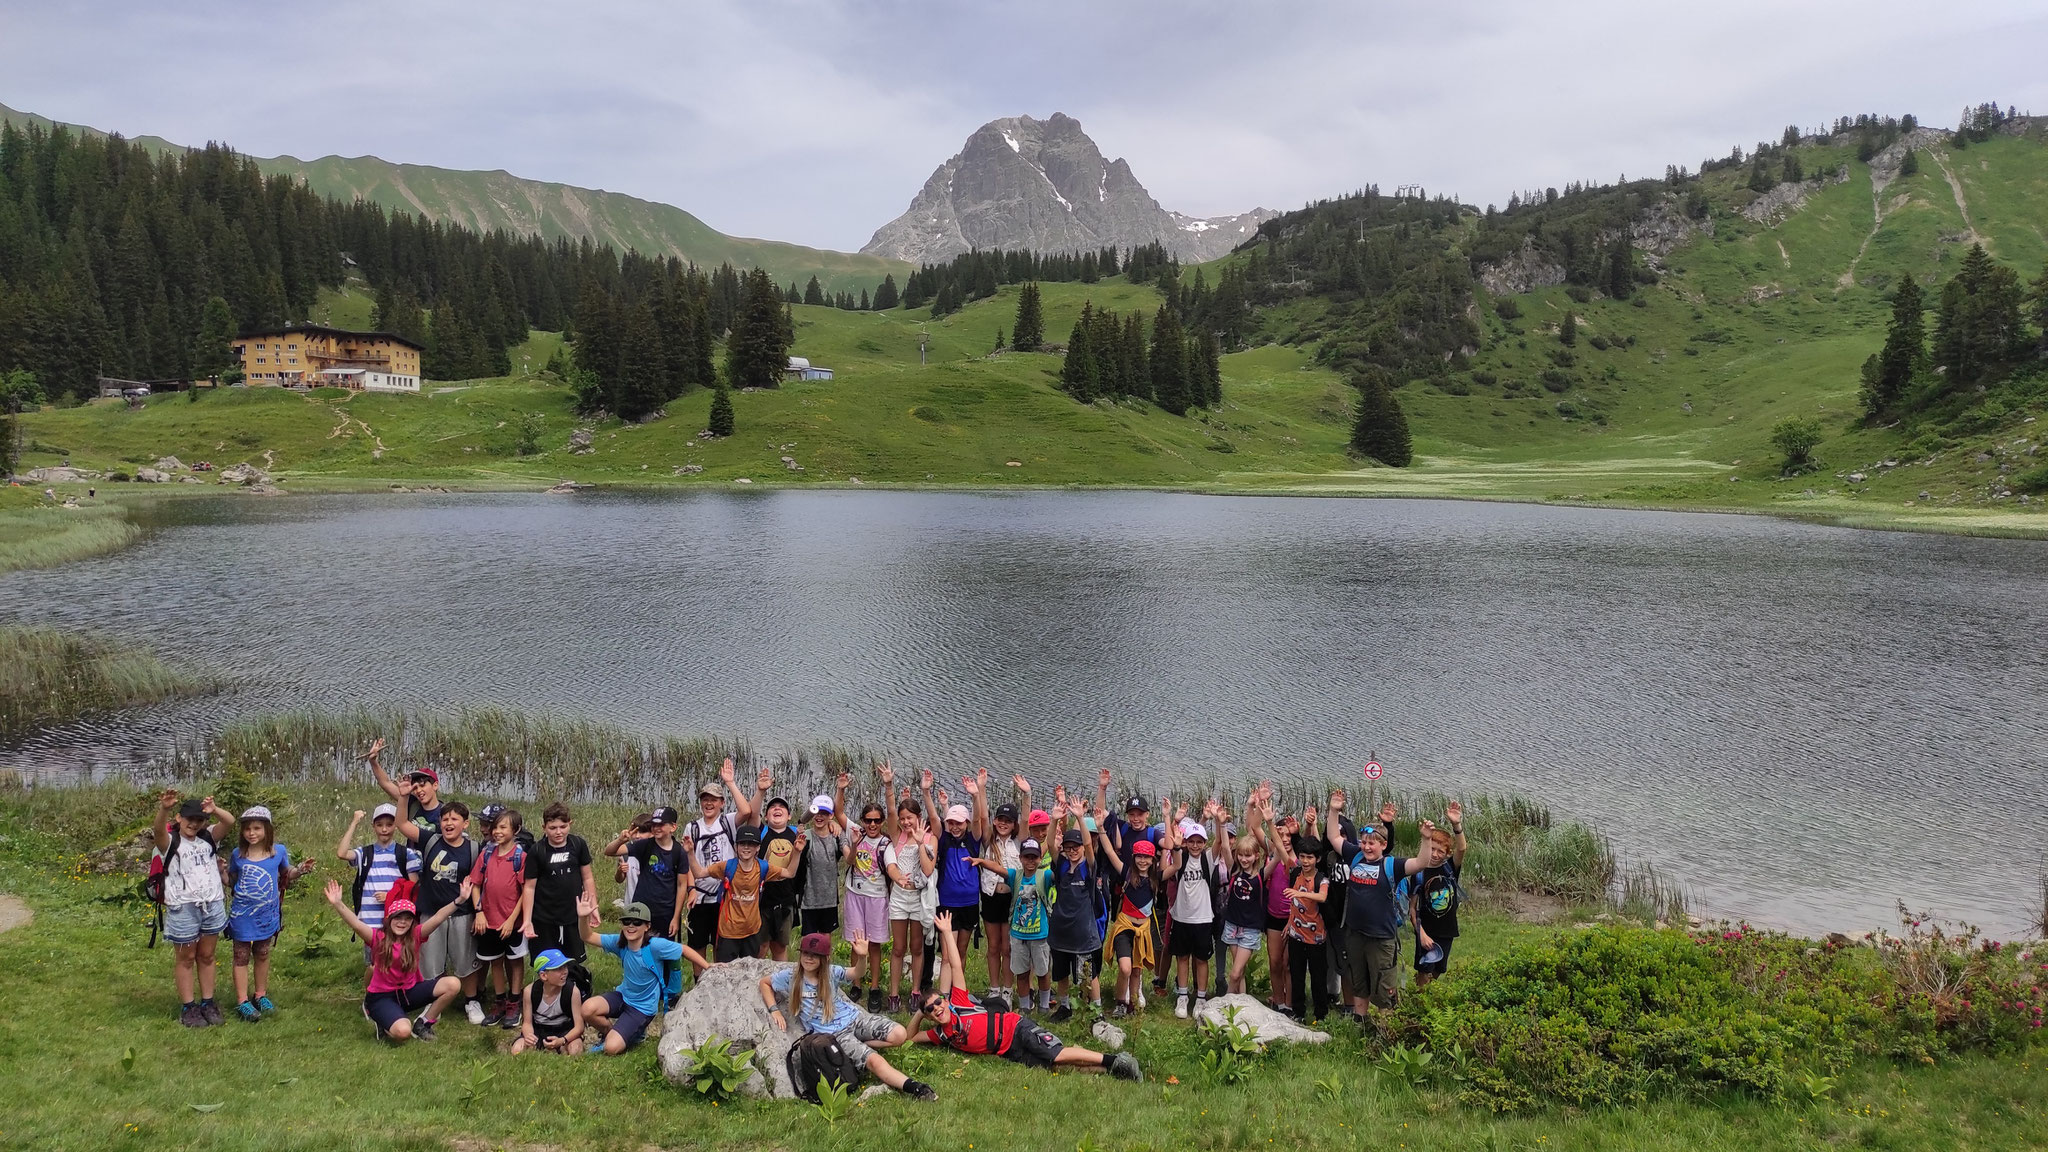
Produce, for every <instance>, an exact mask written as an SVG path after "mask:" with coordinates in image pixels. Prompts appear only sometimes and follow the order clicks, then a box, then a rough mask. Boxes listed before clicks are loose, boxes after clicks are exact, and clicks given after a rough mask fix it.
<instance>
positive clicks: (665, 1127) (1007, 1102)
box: [0, 779, 2048, 1152]
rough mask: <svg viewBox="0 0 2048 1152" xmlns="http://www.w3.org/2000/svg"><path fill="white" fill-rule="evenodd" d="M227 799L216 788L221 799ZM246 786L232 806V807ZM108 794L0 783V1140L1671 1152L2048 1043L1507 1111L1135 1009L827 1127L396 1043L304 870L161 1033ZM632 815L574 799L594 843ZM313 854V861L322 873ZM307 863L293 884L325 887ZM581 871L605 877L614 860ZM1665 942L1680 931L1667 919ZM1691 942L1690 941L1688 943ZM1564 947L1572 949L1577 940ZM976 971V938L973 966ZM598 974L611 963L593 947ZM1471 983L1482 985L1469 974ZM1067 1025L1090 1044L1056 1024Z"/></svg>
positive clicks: (738, 1105) (1470, 956) (1350, 1058)
mask: <svg viewBox="0 0 2048 1152" xmlns="http://www.w3.org/2000/svg"><path fill="white" fill-rule="evenodd" d="M228 785H229V787H230V788H234V787H253V788H258V789H267V790H270V791H271V792H272V793H273V795H271V796H270V797H269V798H270V799H273V800H274V801H276V802H277V804H278V806H279V819H278V828H279V832H280V839H281V840H282V841H283V842H286V843H289V844H290V845H292V847H293V848H294V849H297V850H298V851H299V852H301V853H303V854H311V855H318V854H321V853H324V852H325V851H326V850H328V849H331V847H332V842H333V837H334V836H335V835H336V834H338V821H339V819H341V818H342V817H343V816H344V815H345V812H346V810H348V809H350V808H352V807H357V806H366V805H367V803H368V802H369V801H370V800H371V799H372V798H373V796H375V795H376V794H375V793H374V792H373V791H372V790H369V789H366V788H364V787H363V786H362V785H361V783H360V782H354V783H350V784H347V785H341V784H335V785H332V786H313V785H307V784H293V785H282V786H281V785H276V784H263V783H260V782H255V781H251V780H246V779H245V780H243V781H241V782H236V781H229V782H228ZM228 798H229V797H226V796H225V794H224V799H228ZM232 799H234V800H236V801H237V802H239V800H240V799H242V798H241V797H234V798H232ZM146 805H147V801H146V798H145V797H144V796H143V794H142V792H141V791H140V790H138V789H135V788H133V787H129V786H123V785H116V784H104V785H96V786H91V787H85V788H78V789H67V790H62V791H59V790H50V789H44V790H39V791H34V792H30V791H24V790H22V789H20V788H19V787H11V786H5V785H0V890H5V891H8V892H12V893H15V894H17V895H20V896H22V897H23V898H25V899H26V900H27V901H28V902H29V904H30V905H31V906H32V907H33V908H34V910H35V911H36V912H37V916H36V918H35V920H34V922H33V923H32V924H30V925H28V926H26V927H23V928H19V929H16V930H14V931H12V932H8V933H6V934H4V935H0V972H6V973H7V974H8V975H7V980H8V987H9V989H10V990H11V991H13V992H14V993H15V994H16V1000H17V1002H27V1001H28V1000H30V999H34V1000H36V1001H38V1002H42V1003H50V1004H61V1005H63V1010H62V1017H63V1020H62V1027H61V1028H58V1029H55V1030H53V1028H52V1023H51V1018H50V1016H49V1014H48V1013H45V1012H36V1011H21V1012H9V1013H5V1014H0V1051H4V1052H6V1053H7V1054H8V1067H9V1071H8V1082H9V1085H10V1088H11V1089H12V1090H13V1096H14V1105H13V1107H11V1108H10V1109H9V1111H8V1115H7V1116H6V1117H5V1119H4V1120H0V1141H4V1142H5V1143H7V1144H8V1145H11V1146H20V1147H37V1148H53V1149H70V1148H79V1149H85V1148H91V1149H100V1148H123V1149H125V1148H134V1149H149V1148H162V1147H166V1146H178V1147H200V1148H209V1149H245V1148H246V1149H261V1150H263V1152H276V1150H279V1149H297V1148H307V1149H311V1148H332V1147H351V1148H359V1149H368V1150H385V1149H391V1150H397V1149H407V1150H416V1149H423V1148H458V1149H482V1148H518V1149H533V1148H547V1149H556V1148H561V1149H599V1148H618V1147H634V1148H645V1147H655V1148H665V1149H711V1148H721V1149H722V1148H733V1149H740V1148H760V1147H772V1148H782V1149H792V1150H796V1152H813V1150H815V1152H827V1150H833V1152H837V1150H840V1149H846V1148H873V1147H889V1148H892V1149H903V1150H907V1152H926V1150H929V1152H940V1150H944V1152H958V1150H959V1149H962V1148H964V1147H982V1148H990V1149H1019V1150H1036V1149H1045V1150H1048V1152H1050V1150H1055V1149H1057V1150H1062V1152H1064V1150H1067V1149H1073V1148H1084V1149H1119V1150H1122V1149H1143V1150H1164V1149H1173V1150H1175V1152H1184V1150H1187V1149H1203V1150H1210V1149H1214V1150H1219V1152H1220V1150H1223V1149H1239V1148H1248V1147H1267V1146H1269V1145H1271V1146H1281V1147H1285V1146H1289V1145H1293V1146H1297V1147H1322V1146H1353V1145H1357V1146H1366V1145H1370V1146H1373V1147H1380V1146H1388V1145H1391V1146H1392V1147H1393V1148H1396V1149H1399V1148H1416V1149H1421V1148H1427V1147H1461V1148H1475V1149H1481V1148H1483V1149H1490V1150H1494V1152H1498V1150H1501V1149H1515V1150H1518V1152H1537V1150H1541V1152H1549V1150H1550V1149H1578V1148H1585V1149H1606V1150H1630V1152H1633V1150H1638V1149H1640V1150H1645V1152H1647V1150H1664V1149H1670V1150H1672V1152H1678V1150H1681V1149H1684V1150H1692V1149H1713V1150H1718V1149H1728V1150H1731V1152H1734V1150H1740V1152H1753V1150H1755V1149H1760V1148H1766V1149H1775V1148H1786V1149H1794V1148H1797V1149H1810V1148H1818V1147H1831V1146H1838V1145H1850V1146H1861V1147H1870V1148H1898V1149H1907V1148H1922V1147H1930V1146H1934V1147H1970V1148H1978V1149H2007V1148H2010V1149H2026V1148H2034V1147H2038V1144H2039V1132H2040V1127H2039V1126H2040V1122H2041V1117H2042V1115H2043V1111H2044V1109H2048V1060H2044V1059H2043V1055H2044V1054H2043V1052H2042V1050H2041V1049H2040V1048H2038V1047H2026V1048H2013V1049H2010V1050H2007V1051H2005V1052H2004V1053H2003V1054H2001V1055H1997V1056H1990V1055H1981V1054H1964V1055H1951V1054H1949V1053H1947V1052H1939V1053H1937V1054H1934V1055H1930V1056H1929V1057H1928V1062H1925V1063H1923V1062H1921V1061H1919V1060H1912V1061H1909V1062H1904V1063H1902V1062H1898V1061H1895V1060H1893V1059H1890V1058H1885V1057H1879V1056H1857V1057H1855V1058H1853V1059H1850V1060H1848V1061H1847V1062H1846V1063H1844V1064H1843V1065H1842V1066H1841V1067H1840V1068H1838V1069H1837V1070H1836V1072H1835V1073H1833V1074H1832V1075H1829V1076H1827V1077H1825V1081H1826V1082H1825V1083H1820V1082H1816V1083H1815V1084H1814V1086H1813V1090H1812V1091H1809V1090H1808V1089H1807V1088H1806V1087H1805V1086H1797V1087H1795V1088H1794V1090H1793V1091H1791V1092H1789V1093H1784V1094H1780V1095H1776V1096H1772V1097H1768V1098H1767V1097H1764V1096H1762V1095H1759V1094H1757V1093H1754V1092H1750V1091H1743V1090H1737V1089H1712V1090H1702V1089H1699V1088H1679V1089H1674V1090H1669V1091H1656V1092H1653V1093H1651V1094H1649V1095H1647V1096H1645V1097H1644V1098H1643V1099H1642V1100H1641V1101H1640V1102H1638V1103H1634V1104H1631V1105H1627V1106H1620V1107H1607V1106H1600V1107H1586V1108H1570V1107H1565V1106H1562V1105H1561V1104H1559V1103H1557V1102H1554V1101H1552V1102H1545V1103H1543V1104H1542V1105H1541V1106H1536V1107H1531V1108H1528V1109H1524V1110H1520V1111H1516V1112H1510V1113H1501V1112H1497V1111H1495V1110H1494V1108H1493V1107H1492V1106H1489V1105H1487V1104H1485V1103H1483V1102H1478V1101H1476V1100H1475V1099H1473V1097H1472V1095H1471V1089H1470V1087H1469V1086H1468V1085H1467V1084H1465V1083H1463V1082H1461V1081H1460V1080H1458V1079H1457V1078H1455V1077H1454V1076H1453V1075H1451V1074H1450V1072H1449V1069H1450V1068H1452V1067H1455V1065H1454V1064H1453V1063H1452V1062H1451V1061H1450V1060H1449V1059H1448V1057H1447V1056H1446V1058H1445V1059H1444V1060H1442V1061H1432V1062H1431V1063H1428V1064H1422V1063H1419V1062H1418V1061H1417V1060H1416V1058H1415V1057H1414V1056H1413V1055H1412V1053H1413V1052H1415V1051H1417V1049H1416V1048H1415V1047H1413V1046H1410V1047H1407V1048H1403V1049H1401V1051H1402V1052H1403V1053H1406V1054H1403V1055H1395V1054H1394V1053H1395V1051H1396V1049H1395V1048H1394V1047H1392V1046H1391V1045H1390V1044H1389V1042H1388V1039H1389V1038H1384V1037H1379V1036H1366V1035H1362V1034H1360V1033H1359V1032H1357V1031H1356V1030H1355V1029H1349V1028H1343V1027H1338V1028H1334V1029H1332V1032H1333V1039H1332V1040H1331V1042H1330V1043H1329V1044H1327V1045H1324V1046H1321V1047H1318V1048H1315V1049H1308V1048H1284V1047H1282V1048H1275V1049H1272V1050H1270V1051H1269V1052H1268V1053H1267V1054H1265V1055H1263V1056H1258V1057H1253V1058H1251V1062H1250V1064H1249V1066H1248V1067H1246V1068H1245V1069H1243V1072H1242V1075H1241V1076H1240V1077H1239V1078H1238V1079H1236V1080H1235V1082H1232V1081H1230V1080H1229V1079H1227V1078H1224V1077H1218V1076H1212V1075H1211V1074H1210V1073H1208V1072H1206V1071H1205V1070H1204V1068H1205V1065H1204V1057H1205V1055H1206V1054H1207V1049H1206V1048H1205V1046H1204V1044H1203V1042H1202V1041H1201V1040H1200V1038H1199V1037H1198V1036H1197V1034H1196V1033H1195V1032H1194V1031H1193V1030H1192V1029H1191V1028H1190V1027H1189V1026H1188V1025H1187V1024H1185V1023H1182V1022H1178V1021H1175V1020H1173V1019H1172V1017H1171V1015H1170V1012H1168V1011H1166V1010H1164V1009H1163V1008H1162V1007H1160V1006H1157V1005H1155V1007H1154V1008H1153V1010H1152V1011H1150V1012H1148V1013H1147V1014H1145V1015H1144V1016H1142V1017H1141V1018H1138V1019H1136V1020H1135V1021H1134V1022H1133V1024H1132V1028H1131V1039H1130V1045H1129V1046H1130V1048H1131V1050H1132V1051H1133V1052H1134V1053H1136V1055H1137V1056H1138V1057H1139V1058H1140V1060H1141V1061H1143V1062H1144V1064H1145V1066H1146V1067H1147V1069H1148V1073H1149V1076H1148V1080H1147V1082H1146V1083H1145V1084H1143V1085H1129V1084H1124V1083H1120V1082H1116V1081H1111V1080H1108V1079H1107V1078H1104V1077H1091V1076H1076V1075H1061V1076H1051V1075H1048V1074H1045V1073H1042V1072H1034V1071H1029V1070H1025V1069H1022V1068H1018V1067H1015V1066H1012V1065H1010V1064H1008V1063H1007V1062H1005V1061H1001V1060H988V1059H978V1060H967V1059H963V1058H961V1057H958V1056H952V1055H947V1054H945V1053H942V1052H937V1051H932V1050H923V1049H920V1050H914V1051H913V1052H911V1053H908V1054H906V1055H904V1056H903V1063H904V1064H905V1065H906V1066H907V1068H908V1069H909V1071H911V1073H912V1074H913V1075H916V1076H918V1077H919V1078H920V1079H924V1080H926V1081H927V1082H930V1083H932V1084H934V1085H936V1086H937V1088H938V1090H939V1093H940V1100H939V1102H938V1104H937V1105H936V1106H932V1105H919V1104H915V1103H912V1102H910V1101H907V1100H904V1099H902V1098H898V1097H889V1098H884V1099H881V1100H878V1101H874V1102H871V1103H869V1104H866V1105H864V1106H861V1107H858V1108H855V1109H854V1110H853V1111H852V1113H851V1114H850V1115H848V1116H847V1117H845V1118H844V1119H842V1120H840V1121H839V1122H838V1123H837V1124H836V1125H833V1124H830V1123H828V1122H827V1121H826V1119H825V1118H824V1117H823V1116H822V1115H821V1114H820V1113H819V1111H818V1110H816V1109H814V1108H809V1107H804V1106H800V1105H793V1104H775V1103H758V1102H751V1101H739V1102H734V1103H729V1104H725V1105H722V1106H717V1107H714V1106H711V1105H709V1104H706V1103H703V1102H701V1101H699V1100H697V1099H695V1098H694V1097H693V1096H692V1095H689V1094H685V1093H683V1092H679V1091H677V1090H676V1089H675V1088H673V1087H671V1086H669V1085H667V1084H666V1083H665V1082H663V1081H662V1080H661V1079H660V1077H659V1075H658V1073H657V1071H656V1066H655V1059H654V1055H653V1051H652V1047H653V1046H652V1045H651V1044H650V1045H647V1046H644V1047H643V1048H641V1049H640V1050H638V1051H636V1052H635V1053H633V1054H631V1055H629V1056H627V1057H624V1058H621V1059H596V1058H584V1059H570V1058H541V1057H534V1056H528V1057H521V1058H514V1057H511V1056H509V1055H506V1054H504V1052H503V1048H504V1046H505V1045H504V1042H505V1038H506V1037H507V1035H508V1034H507V1033H504V1032H500V1031H496V1030H492V1031H488V1032H486V1031H482V1030H478V1029H473V1028H470V1027H468V1026H467V1025H466V1024H463V1023H461V1022H459V1021H451V1022H450V1023H449V1024H448V1025H447V1026H446V1027H444V1028H443V1030H442V1038H441V1040H440V1042H439V1043H437V1044H434V1045H417V1044H416V1045H410V1046H408V1047H406V1048H404V1049H400V1050H397V1051H391V1050H387V1049H385V1048H383V1047H382V1046H380V1045H378V1044H377V1043H376V1042H374V1041H373V1040H372V1039H371V1038H370V1035H369V1028H368V1026H367V1024H365V1022H364V1021H363V1019H362V1017H361V1015H360V1012H359V1010H358V1007H357V1006H358V1003H359V998H360V993H361V974H360V967H361V961H360V956H359V952H358V950H357V949H356V948H354V947H353V946H351V945H349V944H348V942H347V941H346V940H345V939H344V938H343V937H342V935H341V934H340V932H339V930H338V926H337V925H336V924H335V923H334V921H333V918H332V916H331V915H324V916H323V915H321V914H320V913H319V912H318V908H319V902H318V897H317V895H316V893H315V891H314V886H313V885H310V884H309V885H305V886H302V887H301V889H299V890H298V891H295V892H293V893H292V894H291V895H290V896H289V897H288V898H287V911H286V926H285V932H284V936H283V938H282V940H281V942H280V946H279V948H278V950H277V953H276V961H275V963H276V970H275V974H274V977H273V997H274V998H275V999H276V1000H277V1001H278V1002H279V1004H280V1005H281V1006H282V1009H283V1010H282V1012H281V1013H280V1014H279V1015H278V1016H277V1017H275V1018H273V1019H271V1020H269V1021H266V1022H264V1023H262V1024H258V1025H243V1024H239V1023H236V1024H232V1025H230V1026H226V1027H222V1028H216V1029H209V1030H204V1031H189V1030H186V1029H182V1028H179V1027H177V1026H176V1025H175V1023H174V1022H173V1020H172V1016H173V1012H174V1009H175V1004H174V1003H173V1001H174V999H175V998H174V996H173V995H172V993H171V983H170V975H169V967H170V960H169V956H168V955H167V953H166V952H165V951H164V950H163V949H161V948H159V949H158V950H157V951H155V952H151V951H148V950H146V949H145V948H144V947H143V943H144V941H145V940H146V938H147V927H146V916H145V912H146V909H145V908H144V906H142V905H141V904H139V903H136V902H135V901H134V900H133V899H132V895H131V894H132V890H133V877H130V876H125V875H119V874H115V875H106V874H101V873H99V872H97V871H96V870H95V868H94V866H93V860H94V856H93V854H92V852H91V849H92V848H94V847H95V846H97V845H99V844H102V843H105V842H107V841H109V840H113V839H117V838H119V837H121V836H122V835H123V834H124V833H128V832H130V831H131V830H132V829H133V828H135V827H136V826H137V825H139V824H140V822H141V821H142V820H144V819H145V818H146ZM624 813H625V809H623V808H619V807H616V806H608V805H596V804H592V805H586V806H581V807H579V810H578V817H579V827H580V828H581V830H582V831H583V832H585V833H586V834H588V835H591V836H593V837H595V836H599V835H602V834H603V833H604V831H605V830H607V829H611V828H614V827H616V826H617V824H618V823H619V821H620V819H621V818H622V817H623V815H624ZM335 870H336V869H335V866H334V864H333V863H332V861H331V857H330V859H329V862H328V863H327V864H325V865H323V872H324V874H325V875H330V876H331V875H334V874H335ZM320 875H321V874H319V873H316V875H315V877H314V879H315V880H316V881H317V880H318V879H319V878H320ZM600 887H601V888H602V889H603V893H604V895H605V896H606V898H607V899H609V898H610V896H611V895H612V894H613V885H612V884H611V881H610V876H609V874H608V873H601V875H600ZM1477 905H1478V906H1477V907H1476V908H1475V909H1474V911H1473V912H1472V914H1471V915H1470V916H1469V917H1467V918H1466V920H1465V933H1464V935H1463V936H1461V937H1460V941H1459V951H1458V961H1457V963H1456V965H1455V966H1454V971H1453V976H1452V977H1451V978H1450V979H1449V980H1447V981H1445V982H1444V983H1442V984H1439V985H1438V987H1439V988H1451V987H1454V986H1456V985H1457V983H1458V981H1460V980H1461V979H1472V980H1474V981H1478V979H1479V977H1478V973H1479V972H1480V971H1481V969H1482V967H1485V966H1490V965H1495V964H1498V963H1501V962H1503V961H1506V960H1508V959H1509V958H1512V957H1517V956H1528V955H1532V954H1535V953H1532V952H1531V951H1530V950H1531V949H1535V950H1538V952H1540V951H1542V950H1545V949H1563V948H1568V947H1571V946H1572V945H1573V942H1575V941H1597V940H1601V939H1607V938H1610V937H1614V936H1616V935H1618V934H1621V933H1624V932H1634V933H1637V934H1639V935H1641V936H1647V937H1653V938H1662V937H1665V936H1669V935H1673V934H1667V933H1652V932H1648V930H1644V929H1634V930H1624V929H1600V928H1592V929H1588V928H1578V927H1574V924H1575V923H1576V918H1575V917H1573V916H1571V915H1569V914H1568V915H1567V916H1566V918H1565V921H1564V923H1562V924H1552V925H1542V924H1530V923H1523V922H1519V921H1517V920H1515V919H1514V918H1512V917H1510V916H1508V915H1506V914H1504V913H1501V912H1499V911H1494V910H1490V909H1489V907H1488V905H1487V904H1486V902H1485V901H1484V900H1483V899H1482V900H1480V901H1478V902H1477ZM1678 939H1679V940H1680V941H1683V940H1684V939H1685V938H1684V937H1683V936H1682V934H1680V935H1678ZM1688 946H1690V945H1688ZM1580 951H1583V949H1580ZM969 963H970V965H971V966H974V967H977V968H978V967H979V964H980V960H979V958H978V957H973V958H970V960H969ZM595 967H596V976H597V979H598V981H599V984H600V985H601V986H603V985H607V984H608V983H609V982H610V981H611V980H613V979H614V978H615V977H616V975H617V970H616V966H615V965H614V964H612V963H611V961H610V960H609V958H604V957H600V958H599V959H598V960H597V961H596V964H595ZM1486 986H1487V987H1494V986H1495V985H1494V984H1493V983H1492V981H1491V980H1490V979H1489V980H1488V981H1487V982H1486ZM1060 1031H1062V1033H1063V1034H1065V1035H1066V1036H1067V1038H1068V1039H1070V1040H1073V1041H1077V1042H1081V1043H1087V1040H1086V1039H1085V1032H1084V1030H1083V1029H1082V1028H1080V1027H1078V1026H1077V1025H1070V1026H1063V1027H1062V1028H1061V1029H1060Z"/></svg>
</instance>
